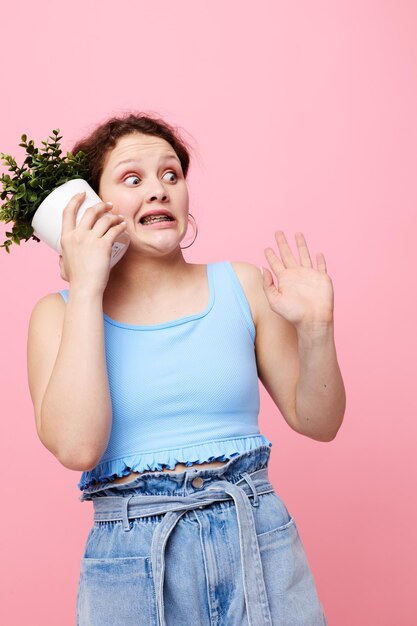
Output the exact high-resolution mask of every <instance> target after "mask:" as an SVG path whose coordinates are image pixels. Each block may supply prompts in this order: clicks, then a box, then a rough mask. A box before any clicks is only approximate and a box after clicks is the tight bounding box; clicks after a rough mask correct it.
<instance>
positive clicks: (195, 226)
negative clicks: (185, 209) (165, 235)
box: [180, 213, 198, 250]
mask: <svg viewBox="0 0 417 626" xmlns="http://www.w3.org/2000/svg"><path fill="white" fill-rule="evenodd" d="M188 217H192V219H193V222H194V224H193V228H194V233H195V234H194V239H193V240H192V242H191V243H190V244H188V246H180V248H181V250H185V249H186V248H189V247H190V246H192V245H193V243H194V241H195V240H196V239H197V235H198V227H197V222H196V221H195V217H194V215H191V213H189V214H188Z"/></svg>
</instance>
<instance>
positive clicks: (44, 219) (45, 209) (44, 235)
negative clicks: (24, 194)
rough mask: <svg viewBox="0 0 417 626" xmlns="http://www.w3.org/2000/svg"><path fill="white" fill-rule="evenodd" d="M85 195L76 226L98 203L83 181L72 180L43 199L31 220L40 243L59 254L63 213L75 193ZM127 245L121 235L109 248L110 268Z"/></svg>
mask: <svg viewBox="0 0 417 626" xmlns="http://www.w3.org/2000/svg"><path fill="white" fill-rule="evenodd" d="M82 191H85V192H86V193H85V198H84V202H83V203H82V205H81V206H80V208H79V209H78V211H77V217H76V224H78V223H79V221H80V219H81V218H82V216H83V215H84V213H85V211H86V210H87V209H88V208H89V207H90V206H93V204H97V203H98V202H101V199H100V198H99V197H98V195H97V194H96V192H95V191H94V190H93V189H92V187H90V185H89V184H88V183H87V181H86V180H83V179H82V178H74V179H73V180H69V181H68V182H66V183H64V184H63V185H60V186H59V187H57V188H56V189H54V190H53V191H51V193H50V194H49V195H48V196H46V198H45V200H44V201H43V202H42V203H41V204H40V205H39V207H38V209H37V211H36V213H35V215H34V217H33V219H32V226H33V229H34V234H35V235H36V237H38V238H39V239H40V240H41V241H43V242H44V243H46V244H47V245H48V246H50V247H51V248H53V249H54V250H55V251H56V252H58V253H59V254H62V248H61V233H62V213H63V211H64V209H65V207H66V206H67V204H68V202H69V201H70V200H71V198H72V196H75V194H76V193H81V192H82ZM128 245H129V236H128V235H126V233H121V234H120V235H119V236H118V237H117V239H116V241H115V242H114V244H113V246H112V255H111V261H110V267H113V265H115V264H116V263H117V261H120V259H121V258H122V256H123V255H124V253H125V252H126V250H127V248H128Z"/></svg>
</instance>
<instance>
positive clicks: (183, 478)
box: [79, 445, 271, 502]
mask: <svg viewBox="0 0 417 626" xmlns="http://www.w3.org/2000/svg"><path fill="white" fill-rule="evenodd" d="M270 454H271V448H270V446H268V445H262V446H258V447H257V448H252V450H246V451H245V452H242V453H241V454H239V455H237V456H235V457H233V458H232V459H230V461H228V462H227V463H225V464H224V465H221V466H220V467H215V468H212V469H209V468H207V467H206V468H204V469H198V466H196V465H194V466H192V467H190V469H188V470H184V471H182V472H175V473H170V472H160V471H155V472H145V473H144V474H141V475H140V476H138V477H137V478H134V479H133V480H131V481H129V482H127V483H118V484H116V485H112V484H111V482H109V483H104V484H99V485H91V486H90V487H87V488H86V489H84V491H83V493H82V494H81V495H80V496H79V500H81V502H83V501H85V500H93V499H94V498H97V497H105V496H112V495H115V496H120V495H123V496H126V495H130V494H131V493H134V494H137V495H156V496H157V495H160V494H162V493H163V494H167V495H168V494H170V495H184V496H185V495H189V494H190V493H192V492H193V491H194V490H193V489H192V488H191V491H190V478H196V477H200V478H202V479H203V480H204V481H205V484H208V483H209V482H210V481H211V480H219V479H220V480H227V481H228V482H231V483H233V484H234V483H236V482H237V481H238V480H240V479H241V477H242V474H243V473H244V472H247V473H248V474H250V473H251V472H255V471H256V470H258V469H262V468H264V467H267V466H268V462H269V457H270Z"/></svg>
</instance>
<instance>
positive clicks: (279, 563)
mask: <svg viewBox="0 0 417 626" xmlns="http://www.w3.org/2000/svg"><path fill="white" fill-rule="evenodd" d="M269 455H270V447H269V446H268V445H262V446H259V447H257V448H254V449H252V450H249V451H247V452H244V453H242V454H240V455H238V456H236V457H234V458H232V459H231V460H230V461H228V462H227V463H226V464H224V465H223V466H221V467H217V468H213V469H197V468H196V467H190V469H188V470H186V471H184V472H180V473H172V474H171V473H167V472H158V471H156V472H149V473H145V474H142V475H141V476H137V477H136V478H134V479H133V480H132V481H130V482H129V483H121V484H118V485H113V486H111V483H107V484H106V485H96V486H93V487H90V488H88V489H86V490H85V491H84V492H83V495H82V496H81V497H80V500H82V501H84V500H92V501H93V505H94V524H93V526H92V528H91V529H90V531H89V534H88V537H87V541H86V546H85V550H84V554H83V557H82V559H81V569H80V578H79V584H78V593H77V626H326V624H327V621H326V617H325V615H324V611H323V607H322V605H321V603H320V601H319V598H318V595H317V590H316V587H315V583H314V580H313V576H312V573H311V570H310V566H309V564H308V561H307V557H306V554H305V551H304V548H303V544H302V542H301V539H300V536H299V533H298V530H297V526H296V524H295V521H294V518H293V517H292V516H291V514H290V513H289V511H288V509H287V508H286V506H285V504H284V502H283V501H282V499H281V498H280V497H279V495H278V494H276V493H275V491H274V488H273V486H272V484H271V483H270V482H269V480H268V460H269Z"/></svg>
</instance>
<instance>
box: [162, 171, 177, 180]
mask: <svg viewBox="0 0 417 626" xmlns="http://www.w3.org/2000/svg"><path fill="white" fill-rule="evenodd" d="M167 174H169V176H175V180H171V181H170V182H171V183H175V182H176V181H177V179H178V176H177V174H176V173H175V172H174V171H172V170H171V171H169V172H166V173H165V174H164V177H165V176H166V175H167Z"/></svg>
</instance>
